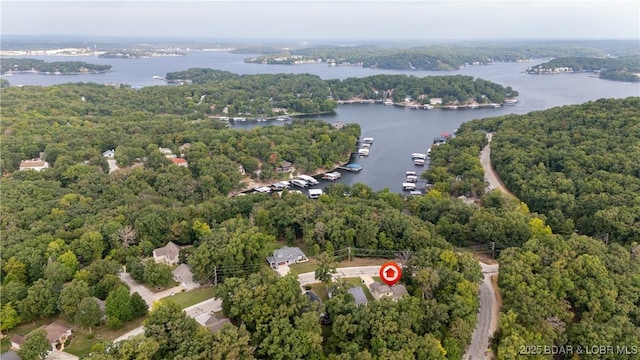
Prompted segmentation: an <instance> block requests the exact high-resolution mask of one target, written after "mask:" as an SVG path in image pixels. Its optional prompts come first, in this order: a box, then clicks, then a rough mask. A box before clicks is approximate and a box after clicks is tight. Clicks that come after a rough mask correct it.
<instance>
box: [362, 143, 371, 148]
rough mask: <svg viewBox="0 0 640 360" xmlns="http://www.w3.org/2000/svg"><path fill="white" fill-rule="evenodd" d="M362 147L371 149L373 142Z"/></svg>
mask: <svg viewBox="0 0 640 360" xmlns="http://www.w3.org/2000/svg"><path fill="white" fill-rule="evenodd" d="M362 149H371V144H368V143H367V144H362Z"/></svg>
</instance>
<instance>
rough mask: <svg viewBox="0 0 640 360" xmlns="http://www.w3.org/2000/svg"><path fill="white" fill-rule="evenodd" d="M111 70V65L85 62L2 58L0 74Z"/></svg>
mask: <svg viewBox="0 0 640 360" xmlns="http://www.w3.org/2000/svg"><path fill="white" fill-rule="evenodd" d="M110 70H111V65H96V64H87V63H86V62H83V61H54V62H46V61H44V60H36V59H16V58H5V57H3V58H0V73H2V74H5V73H8V72H30V71H33V72H37V73H40V74H95V73H102V72H106V71H110Z"/></svg>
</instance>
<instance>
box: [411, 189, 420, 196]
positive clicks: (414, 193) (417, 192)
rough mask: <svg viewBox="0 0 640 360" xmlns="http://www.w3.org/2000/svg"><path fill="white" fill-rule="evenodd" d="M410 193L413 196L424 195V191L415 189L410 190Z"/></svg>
mask: <svg viewBox="0 0 640 360" xmlns="http://www.w3.org/2000/svg"><path fill="white" fill-rule="evenodd" d="M409 194H411V195H412V196H418V195H422V191H420V190H413V191H411V192H409Z"/></svg>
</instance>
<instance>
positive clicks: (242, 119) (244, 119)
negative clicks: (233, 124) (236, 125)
mask: <svg viewBox="0 0 640 360" xmlns="http://www.w3.org/2000/svg"><path fill="white" fill-rule="evenodd" d="M233 121H247V118H243V117H234V118H233Z"/></svg>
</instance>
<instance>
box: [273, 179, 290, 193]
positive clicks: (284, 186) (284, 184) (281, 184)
mask: <svg viewBox="0 0 640 360" xmlns="http://www.w3.org/2000/svg"><path fill="white" fill-rule="evenodd" d="M289 185H290V184H289V182H287V181H280V182H277V183H275V184H273V185H271V189H273V190H275V191H280V190H284V189H287V188H289Z"/></svg>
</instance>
